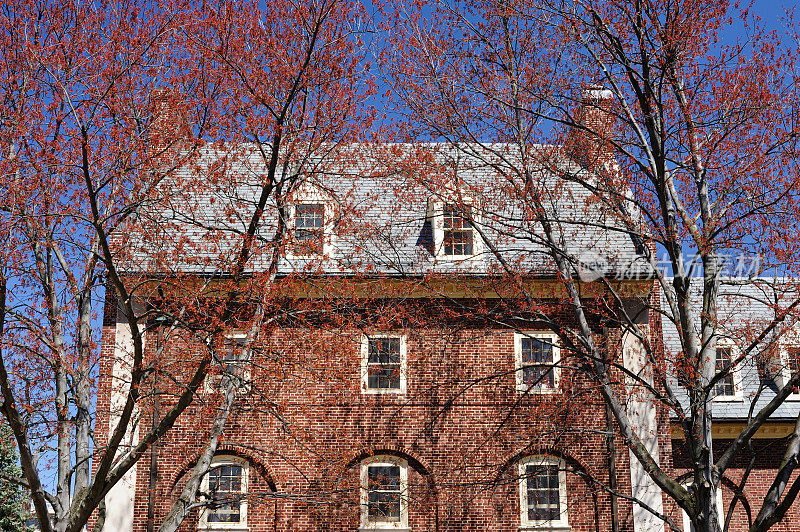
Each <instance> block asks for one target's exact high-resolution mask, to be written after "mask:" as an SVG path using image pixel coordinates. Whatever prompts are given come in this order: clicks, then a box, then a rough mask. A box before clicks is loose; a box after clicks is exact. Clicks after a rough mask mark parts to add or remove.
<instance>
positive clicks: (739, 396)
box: [711, 395, 744, 403]
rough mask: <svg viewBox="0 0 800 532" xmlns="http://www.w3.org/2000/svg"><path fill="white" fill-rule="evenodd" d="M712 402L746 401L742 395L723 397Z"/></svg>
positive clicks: (718, 397) (715, 398)
mask: <svg viewBox="0 0 800 532" xmlns="http://www.w3.org/2000/svg"><path fill="white" fill-rule="evenodd" d="M711 401H712V402H715V403H741V402H742V401H744V397H742V396H741V395H723V396H717V397H714V398H713V399H711Z"/></svg>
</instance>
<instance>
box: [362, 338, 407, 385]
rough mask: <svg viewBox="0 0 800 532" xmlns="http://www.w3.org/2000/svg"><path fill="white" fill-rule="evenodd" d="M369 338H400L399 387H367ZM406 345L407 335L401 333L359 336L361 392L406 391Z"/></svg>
mask: <svg viewBox="0 0 800 532" xmlns="http://www.w3.org/2000/svg"><path fill="white" fill-rule="evenodd" d="M370 338H399V339H400V387H399V388H370V387H369V340H370ZM407 368H408V346H407V336H406V335H405V334H403V333H392V332H384V333H375V334H370V335H365V336H362V337H361V393H363V394H395V395H401V394H404V393H406V387H407V379H406V376H407V373H408V370H407Z"/></svg>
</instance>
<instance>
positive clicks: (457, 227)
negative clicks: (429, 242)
mask: <svg viewBox="0 0 800 532" xmlns="http://www.w3.org/2000/svg"><path fill="white" fill-rule="evenodd" d="M471 211H472V206H471V205H464V206H463V207H461V208H458V207H456V206H455V205H450V204H445V205H444V207H443V208H442V247H443V250H442V252H443V253H444V255H446V256H448V257H453V256H456V257H458V256H461V257H466V256H472V255H473V247H474V243H473V240H474V235H473V234H472V233H473V229H472V227H471V226H470V224H469V221H468V220H469V219H470V217H471V216H470V215H471Z"/></svg>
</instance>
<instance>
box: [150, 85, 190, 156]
mask: <svg viewBox="0 0 800 532" xmlns="http://www.w3.org/2000/svg"><path fill="white" fill-rule="evenodd" d="M150 109H151V122H150V145H149V153H150V154H151V155H152V156H154V157H161V156H164V155H167V156H168V154H169V153H170V152H173V150H174V149H176V148H179V147H181V146H183V145H185V144H187V142H185V141H188V140H191V139H192V138H193V137H194V134H193V133H192V127H191V125H190V123H189V108H188V106H187V104H186V99H185V98H184V97H183V95H182V94H181V93H180V92H179V91H178V90H177V89H175V88H173V87H162V88H159V89H155V90H153V92H152V93H151V94H150ZM173 153H174V152H173Z"/></svg>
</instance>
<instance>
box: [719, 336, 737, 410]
mask: <svg viewBox="0 0 800 532" xmlns="http://www.w3.org/2000/svg"><path fill="white" fill-rule="evenodd" d="M720 347H721V348H723V349H730V351H731V365H732V367H731V370H730V375H731V379H732V380H733V395H714V396H713V397H712V398H711V400H712V401H716V402H718V403H725V402H736V401H742V400H743V398H744V396H743V395H742V363H743V361H739V363H738V364H736V365H735V366H733V362H734V361H735V360H736V359H737V358H739V351H738V349H737V348H736V344H735V343H734V341H733V340H731V339H730V338H719V337H718V338H717V339H716V345H715V346H714V375H716V374H717V370H716V364H717V349H718V348H720ZM715 387H716V385H715ZM711 393H712V394H713V393H714V390H711Z"/></svg>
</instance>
